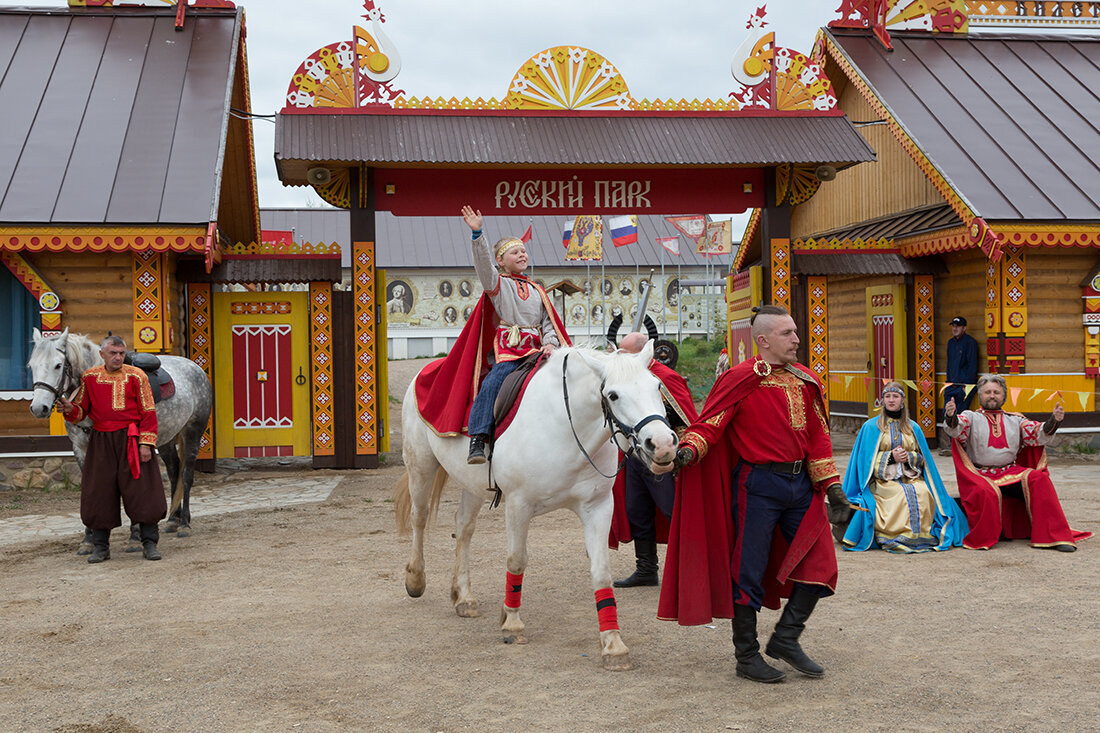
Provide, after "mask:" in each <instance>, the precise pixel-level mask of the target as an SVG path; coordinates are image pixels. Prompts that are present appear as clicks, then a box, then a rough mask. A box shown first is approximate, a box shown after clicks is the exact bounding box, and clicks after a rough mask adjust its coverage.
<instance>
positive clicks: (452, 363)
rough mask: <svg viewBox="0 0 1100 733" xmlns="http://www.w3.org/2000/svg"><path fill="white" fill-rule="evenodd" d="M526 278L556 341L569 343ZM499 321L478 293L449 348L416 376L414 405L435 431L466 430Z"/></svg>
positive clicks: (550, 309)
mask: <svg viewBox="0 0 1100 733" xmlns="http://www.w3.org/2000/svg"><path fill="white" fill-rule="evenodd" d="M528 282H529V283H530V285H531V287H533V288H534V290H535V292H537V293H538V294H539V297H540V298H542V304H543V306H544V307H545V308H546V311H547V313H549V314H550V320H551V321H553V323H554V330H555V331H556V332H557V335H558V342H559V343H560V344H561V345H562V346H572V342H571V341H570V340H569V336H568V335H567V334H566V333H565V325H564V324H563V323H562V322H561V319H560V318H558V313H557V311H555V310H554V306H553V304H552V303H551V302H550V298H549V297H548V296H547V295H546V292H545V291H544V290H543V289H542V288H540V287H539V286H538V285H536V284H535V283H533V282H530V281H528ZM499 321H500V319H499V318H497V313H496V309H495V308H493V301H491V300H490V299H489V296H487V295H485V294H484V293H482V294H481V298H480V299H478V301H477V305H475V306H474V309H473V311H471V313H470V318H469V320H467V321H466V325H465V326H464V327H463V328H462V332H461V333H459V334H458V338H457V339H456V340H455V345H454V346H453V347H451V350H450V352H448V353H447V355H446V356H445V357H443V358H442V359H436V360H435V361H433V362H431V363H430V364H428V365H427V366H426V367H424V369H423V370H421V372H420V374H418V375H417V376H416V406H417V409H418V410H419V411H420V417H422V418H423V419H424V421H425V422H426V423H428V426H429V427H431V429H432V430H434V431H435V432H436V434H438V435H460V434H461V433H462V432H464V431H465V430H466V425H467V424H468V423H469V421H470V405H472V404H473V402H474V397H476V396H477V391H478V389H479V388H480V387H481V380H482V379H484V377H485V375H486V374H488V373H489V369H490V368H491V366H492V355H493V338H494V336H495V334H496V328H497V323H498V322H499Z"/></svg>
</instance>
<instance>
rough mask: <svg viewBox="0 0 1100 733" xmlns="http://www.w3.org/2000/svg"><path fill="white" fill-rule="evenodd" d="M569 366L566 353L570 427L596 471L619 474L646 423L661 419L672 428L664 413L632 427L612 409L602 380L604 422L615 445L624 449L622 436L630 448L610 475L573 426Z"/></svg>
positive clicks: (564, 388) (564, 385)
mask: <svg viewBox="0 0 1100 733" xmlns="http://www.w3.org/2000/svg"><path fill="white" fill-rule="evenodd" d="M568 366H569V354H566V355H565V358H564V359H562V363H561V390H562V394H563V395H565V414H566V416H567V417H568V418H569V429H570V430H572V431H573V440H575V441H577V447H578V448H580V449H581V453H583V454H584V457H585V458H587V459H588V463H589V465H591V466H592V468H594V469H596V473H598V474H600V475H601V476H603V477H604V478H614V477H615V476H617V475H618V474H619V472H620V471H622V470H623V464H624V463H625V462H626V459H627V457H628V456H631V455H634V453H635V452H637V451H638V449H639V448H638V433H639V431H641V429H642V428H644V427H645V426H646V425H648V424H649V423H651V422H654V421H655V420H659V421H660V422H663V423H664V424H665V425H666V426H668V428H669V430H671V429H672V426H671V425H669V423H668V420H667V419H665V416H664V415H656V414H654V415H646V416H645V417H643V418H642V419H641V420H639V421H638V423H637V424H636V425H635V426H634V427H630V426H629V425H627V424H626V423H624V422H623V421H622V420H620V419H619V418H618V417H617V416H616V415H615V411H614V410H612V409H611V403H610V402H609V401H608V399H607V397H606V396H604V393H603V388H604V384H605V382H602V381H601V382H600V408H601V409H602V410H603V419H604V424H606V425H607V426H608V427H609V428H611V439H612V440H613V441H615V445H616V446H617V447H618V448H619V449H620V450H622V446H623V444H622V442H620V440H619V436H622V438H623V439H625V440H626V441H627V445H628V448H627V449H626V450H624V451H622V452H623V460H621V461H619V467H618V468H616V469H615V473H613V474H611V475H610V476H609V475H607V474H606V473H604V472H603V471H601V470H600V469H599V468H598V467H597V466H596V464H595V462H594V461H593V460H592V456H590V455H588V451H587V450H585V449H584V446H583V445H581V439H580V437H579V436H578V435H577V429H576V428H575V427H573V413H572V411H571V410H570V408H569V384H568V382H567V381H566V369H567V367H568Z"/></svg>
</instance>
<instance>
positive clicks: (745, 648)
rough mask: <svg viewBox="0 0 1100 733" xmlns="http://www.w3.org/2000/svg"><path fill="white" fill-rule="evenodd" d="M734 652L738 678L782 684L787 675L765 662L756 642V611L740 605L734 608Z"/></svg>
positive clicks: (758, 643)
mask: <svg viewBox="0 0 1100 733" xmlns="http://www.w3.org/2000/svg"><path fill="white" fill-rule="evenodd" d="M733 651H734V655H735V656H736V657H737V676H738V677H744V678H745V679H747V680H752V681H753V682H765V683H771V682H782V681H783V680H785V679H786V678H787V675H786V673H784V672H780V671H779V670H778V669H776V668H775V667H773V666H771V665H770V664H768V663H767V662H765V661H764V657H762V656H760V642H758V641H757V640H756V609H755V608H752V607H751V606H742V605H740V604H738V605H735V606H734V607H733Z"/></svg>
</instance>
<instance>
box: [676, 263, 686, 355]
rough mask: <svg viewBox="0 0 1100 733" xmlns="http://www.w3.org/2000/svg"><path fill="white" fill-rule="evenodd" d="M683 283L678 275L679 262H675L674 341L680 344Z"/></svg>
mask: <svg viewBox="0 0 1100 733" xmlns="http://www.w3.org/2000/svg"><path fill="white" fill-rule="evenodd" d="M682 282H683V277H682V276H681V275H680V261H679V260H676V340H677V341H679V342H680V343H683V342H684V321H683V319H682V318H681V317H680V314H681V313H682V312H683V309H682V307H681V306H682V303H681V301H682V300H683V298H684V294H683V288H682V287H681V286H680V283H682Z"/></svg>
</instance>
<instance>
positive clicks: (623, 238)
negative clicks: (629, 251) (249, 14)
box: [607, 214, 638, 247]
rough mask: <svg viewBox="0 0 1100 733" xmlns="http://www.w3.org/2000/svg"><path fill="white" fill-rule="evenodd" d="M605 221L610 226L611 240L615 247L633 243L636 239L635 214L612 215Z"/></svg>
mask: <svg viewBox="0 0 1100 733" xmlns="http://www.w3.org/2000/svg"><path fill="white" fill-rule="evenodd" d="M607 223H608V226H609V227H610V228H611V241H612V242H614V243H615V246H616V247H622V246H623V245H626V244H634V243H635V242H637V241H638V217H637V216H635V215H633V214H631V215H630V216H612V217H610V218H609V219H608V220H607Z"/></svg>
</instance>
